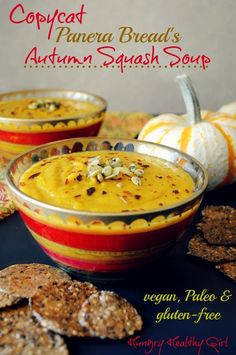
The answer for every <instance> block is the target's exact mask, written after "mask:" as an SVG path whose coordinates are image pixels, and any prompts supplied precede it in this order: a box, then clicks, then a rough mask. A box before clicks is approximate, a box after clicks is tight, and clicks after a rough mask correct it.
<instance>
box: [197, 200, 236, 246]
mask: <svg viewBox="0 0 236 355" xmlns="http://www.w3.org/2000/svg"><path fill="white" fill-rule="evenodd" d="M202 215H203V218H202V221H201V222H200V223H199V224H198V229H199V230H200V231H201V232H202V233H203V236H204V238H205V239H206V240H207V242H208V243H209V244H215V245H225V246H226V245H231V246H233V245H236V209H234V208H232V207H229V206H207V207H206V208H205V209H204V210H203V211H202Z"/></svg>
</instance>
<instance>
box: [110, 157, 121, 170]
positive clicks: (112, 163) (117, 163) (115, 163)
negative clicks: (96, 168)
mask: <svg viewBox="0 0 236 355" xmlns="http://www.w3.org/2000/svg"><path fill="white" fill-rule="evenodd" d="M109 162H110V166H111V167H112V168H117V167H121V166H122V165H123V163H122V161H121V159H120V158H119V157H117V158H112V159H110V160H109Z"/></svg>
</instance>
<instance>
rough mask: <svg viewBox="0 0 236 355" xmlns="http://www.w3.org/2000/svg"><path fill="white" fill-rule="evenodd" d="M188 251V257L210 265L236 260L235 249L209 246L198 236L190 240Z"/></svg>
mask: <svg viewBox="0 0 236 355" xmlns="http://www.w3.org/2000/svg"><path fill="white" fill-rule="evenodd" d="M188 250H189V254H190V255H193V256H196V257H199V258H201V259H203V260H206V261H209V262H212V263H218V262H223V261H234V260H236V247H225V246H221V245H210V244H208V243H207V242H206V241H205V239H204V238H203V237H202V236H201V235H200V234H197V235H195V236H194V237H193V238H192V239H191V240H190V242H189V244H188Z"/></svg>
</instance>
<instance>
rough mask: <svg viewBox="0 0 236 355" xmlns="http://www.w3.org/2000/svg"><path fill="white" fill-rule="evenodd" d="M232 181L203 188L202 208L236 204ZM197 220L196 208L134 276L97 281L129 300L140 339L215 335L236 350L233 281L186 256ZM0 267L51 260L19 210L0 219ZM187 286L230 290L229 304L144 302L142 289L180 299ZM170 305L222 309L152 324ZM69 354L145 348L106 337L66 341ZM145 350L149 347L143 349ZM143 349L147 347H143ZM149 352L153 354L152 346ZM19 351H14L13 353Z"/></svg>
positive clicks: (109, 354) (113, 354)
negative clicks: (181, 232)
mask: <svg viewBox="0 0 236 355" xmlns="http://www.w3.org/2000/svg"><path fill="white" fill-rule="evenodd" d="M235 196H236V184H234V185H232V186H228V187H225V188H223V189H221V190H218V191H213V192H208V193H207V194H206V196H205V198H204V201H203V204H202V208H203V207H204V206H205V205H209V204H224V205H231V206H234V207H236V201H235ZM199 218H200V212H199V213H198V215H197V216H196V218H195V221H194V222H193V223H192V226H191V227H190V228H189V230H188V231H187V233H186V234H185V236H184V238H183V239H182V240H181V241H180V242H179V243H178V244H177V245H176V246H175V247H174V248H173V249H172V250H171V251H170V252H169V253H168V255H167V256H165V258H163V260H160V261H158V262H157V263H156V264H155V265H152V266H151V267H150V268H148V269H145V270H142V271H137V272H136V273H135V275H133V277H131V278H130V279H129V280H126V281H122V282H121V281H120V282H119V283H117V284H114V283H113V284H102V285H98V286H99V287H100V288H103V289H109V290H114V291H116V292H118V293H119V294H120V295H121V296H123V297H125V298H127V299H128V300H129V301H130V302H131V303H133V304H134V305H135V306H136V307H137V309H138V311H139V312H140V314H141V315H142V317H143V320H144V326H143V331H142V332H141V333H140V334H137V335H140V336H141V339H142V340H147V339H153V340H161V339H165V340H168V339H169V338H170V337H175V336H180V337H181V339H183V340H184V339H185V338H186V336H189V337H191V336H195V338H196V340H201V339H206V338H207V337H212V336H214V337H218V338H220V339H222V338H225V337H226V336H228V337H229V341H228V348H225V347H222V348H218V351H219V354H227V355H233V354H236V344H235V339H234V336H235V309H236V299H235V295H236V285H235V283H234V282H233V281H232V280H231V279H229V278H227V277H225V276H224V275H223V274H221V273H220V272H218V271H216V270H215V269H214V266H212V265H209V264H208V263H205V262H202V261H200V260H198V259H196V258H193V257H191V256H188V255H186V251H187V243H188V240H189V238H190V237H191V235H193V233H194V231H195V227H194V226H195V222H197V221H198V220H199ZM0 240H1V249H0V268H4V267H6V266H8V265H11V264H14V263H30V262H40V263H47V264H53V263H52V261H51V260H50V259H49V258H48V257H47V256H46V255H45V254H44V253H43V252H42V251H41V249H40V248H39V247H38V245H37V244H36V242H35V241H34V240H33V238H32V237H31V236H30V233H29V232H28V231H27V230H26V228H25V227H24V224H23V222H22V221H21V220H20V217H19V215H18V213H15V214H14V215H12V216H11V217H8V218H6V219H5V220H3V221H1V222H0ZM186 289H194V290H196V292H201V291H202V290H204V289H207V291H208V293H210V294H211V293H214V294H215V295H216V296H218V297H219V296H220V295H221V294H222V292H223V291H224V290H230V291H231V293H232V294H233V296H232V297H231V299H230V301H228V302H220V301H218V300H217V301H215V302H184V301H182V302H181V303H179V304H178V303H174V302H162V303H160V304H159V305H154V304H153V303H151V302H144V301H143V298H144V295H145V294H146V293H148V294H153V293H155V294H160V293H168V294H170V293H176V294H177V295H178V296H179V297H180V298H181V299H182V300H183V297H184V295H185V294H184V291H185V290H186ZM167 307H170V308H171V310H172V311H175V310H176V309H179V310H180V311H182V312H190V313H198V312H199V311H200V310H201V309H202V307H207V308H208V310H209V311H211V312H221V315H222V318H221V319H220V320H218V321H210V320H209V321H205V320H202V321H201V322H200V323H198V324H194V323H193V320H194V319H193V320H192V319H190V320H182V321H178V320H169V321H162V322H161V323H159V324H157V323H155V316H156V313H158V312H161V311H164V310H165V309H166V308H167ZM66 341H67V344H68V346H69V350H70V354H71V355H74V354H76V355H132V354H137V355H139V354H144V350H145V349H144V348H139V349H134V348H131V347H129V345H128V344H127V340H123V341H111V340H99V339H79V338H74V339H66ZM148 349H149V348H148ZM148 349H146V350H148ZM197 353H198V350H197V349H196V348H178V349H173V348H170V347H169V346H168V345H164V347H163V349H162V351H161V354H163V355H169V354H176V355H178V354H181V355H185V354H186V355H192V354H196V355H197ZM151 354H158V349H157V348H155V349H154V350H153V351H152V352H151ZM201 354H202V355H208V354H209V355H211V354H212V355H214V354H217V352H216V350H214V349H213V348H209V347H207V346H206V345H203V348H202V351H201ZM16 355H18V354H16Z"/></svg>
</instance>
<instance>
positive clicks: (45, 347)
mask: <svg viewBox="0 0 236 355" xmlns="http://www.w3.org/2000/svg"><path fill="white" fill-rule="evenodd" d="M0 353H1V354H7V355H16V354H22V355H23V354H25V355H30V354H31V355H42V354H47V355H68V354H69V352H68V350H67V347H66V344H65V343H64V340H63V339H62V338H61V337H60V336H59V335H55V334H53V333H50V332H47V331H46V330H45V329H43V328H42V327H41V326H40V324H39V323H38V322H37V321H36V320H35V319H34V318H33V317H32V312H31V310H30V308H29V307H28V306H21V307H17V308H13V309H9V308H8V309H6V310H4V311H2V312H0Z"/></svg>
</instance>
